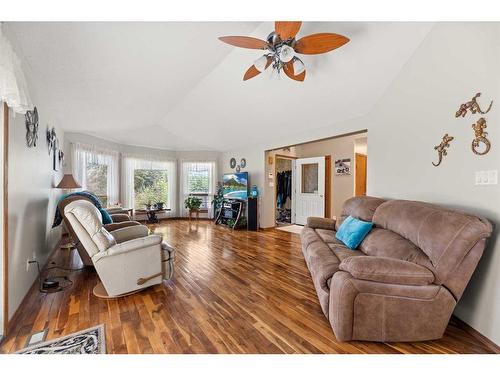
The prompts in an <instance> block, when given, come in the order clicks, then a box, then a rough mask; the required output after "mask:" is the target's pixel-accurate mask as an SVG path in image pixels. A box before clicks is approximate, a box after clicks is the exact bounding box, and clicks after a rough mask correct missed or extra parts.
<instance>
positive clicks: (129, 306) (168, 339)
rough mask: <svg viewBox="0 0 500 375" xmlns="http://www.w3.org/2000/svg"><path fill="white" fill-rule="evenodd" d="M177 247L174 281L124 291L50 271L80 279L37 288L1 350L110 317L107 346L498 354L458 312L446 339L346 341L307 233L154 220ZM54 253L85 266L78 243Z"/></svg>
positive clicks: (67, 263) (58, 259)
mask: <svg viewBox="0 0 500 375" xmlns="http://www.w3.org/2000/svg"><path fill="white" fill-rule="evenodd" d="M151 229H152V230H154V231H155V232H156V233H159V234H163V235H164V238H165V240H166V241H167V242H169V243H171V244H172V245H173V246H174V247H175V248H176V266H175V267H176V268H175V277H174V280H172V281H168V282H164V283H163V284H162V285H157V286H154V287H151V288H148V289H146V290H144V291H142V292H140V293H137V294H134V295H131V296H127V297H124V298H120V299H110V300H103V299H99V298H97V297H95V296H94V295H93V294H92V289H93V287H94V286H95V285H96V284H97V283H98V282H99V279H98V277H97V275H96V273H95V271H94V270H93V269H84V270H81V271H74V272H69V271H62V270H58V269H53V270H50V272H51V274H52V275H55V274H58V275H61V274H63V275H67V276H69V278H70V279H71V280H72V281H73V285H72V286H71V287H70V288H68V289H67V290H65V291H63V292H60V293H57V294H43V293H40V292H39V291H38V290H37V289H36V288H33V289H32V290H31V291H30V294H29V295H28V296H27V298H26V300H25V302H24V303H23V305H22V306H21V307H20V311H19V314H17V317H16V320H15V321H14V322H12V328H11V331H10V334H9V335H8V336H7V338H6V339H5V340H4V342H3V343H2V345H1V346H0V352H2V353H12V352H15V351H17V350H19V349H22V348H23V347H24V345H25V343H26V340H27V338H28V337H29V335H30V334H32V333H34V332H36V331H39V330H41V329H44V328H47V329H48V336H47V338H48V339H50V338H55V337H60V336H63V335H67V334H70V333H73V332H76V331H78V330H82V329H86V328H89V327H92V326H95V325H98V324H104V325H105V330H106V343H107V352H108V353H491V352H495V349H494V348H492V347H491V346H490V345H488V343H486V342H485V341H484V340H482V339H480V338H478V337H477V336H475V335H474V334H473V333H471V332H470V330H467V329H466V328H465V327H464V326H463V325H460V324H457V323H456V322H454V321H453V320H452V322H451V323H450V325H449V326H448V329H447V330H446V333H445V335H444V337H443V338H442V339H441V340H435V341H429V342H417V343H387V344H384V343H374V342H356V341H354V342H339V341H337V340H336V339H335V336H334V334H333V332H332V330H331V327H330V324H329V323H328V320H327V319H326V318H325V316H324V315H323V313H322V311H321V308H320V306H319V303H318V299H317V296H316V293H315V290H314V287H313V283H312V280H311V277H310V275H309V271H308V270H307V267H306V265H305V262H304V259H303V256H302V252H301V249H300V240H299V236H298V235H296V234H293V233H287V232H283V231H278V230H261V231H258V232H246V231H231V230H229V229H227V228H224V227H221V226H215V225H213V224H212V223H211V222H208V221H191V222H189V221H184V220H171V221H164V222H162V223H161V224H158V225H155V226H152V227H151ZM52 261H54V262H55V263H57V264H58V265H61V266H64V267H71V268H81V267H82V263H81V260H80V258H79V256H78V254H77V252H76V251H68V250H58V251H56V252H55V253H54V255H53V258H52Z"/></svg>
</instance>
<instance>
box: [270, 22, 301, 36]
mask: <svg viewBox="0 0 500 375" xmlns="http://www.w3.org/2000/svg"><path fill="white" fill-rule="evenodd" d="M301 25H302V22H300V21H276V22H275V23H274V30H275V31H276V33H277V34H278V35H279V36H280V38H281V40H287V39H289V38H293V37H295V35H297V33H298V32H299V30H300V26H301Z"/></svg>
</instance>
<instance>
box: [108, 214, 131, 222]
mask: <svg viewBox="0 0 500 375" xmlns="http://www.w3.org/2000/svg"><path fill="white" fill-rule="evenodd" d="M109 216H111V218H112V219H113V223H122V222H124V221H131V220H132V219H131V218H130V216H129V215H128V214H127V213H110V214H109Z"/></svg>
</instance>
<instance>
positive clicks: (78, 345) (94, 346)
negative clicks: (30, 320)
mask: <svg viewBox="0 0 500 375" xmlns="http://www.w3.org/2000/svg"><path fill="white" fill-rule="evenodd" d="M15 354H106V335H105V333H104V324H101V325H98V326H95V327H92V328H89V329H86V330H84V331H79V332H76V333H72V334H71V335H67V336H63V337H58V338H56V339H53V340H50V341H45V342H41V343H39V344H36V345H33V346H30V347H27V348H25V349H22V350H19V351H18V352H16V353H15Z"/></svg>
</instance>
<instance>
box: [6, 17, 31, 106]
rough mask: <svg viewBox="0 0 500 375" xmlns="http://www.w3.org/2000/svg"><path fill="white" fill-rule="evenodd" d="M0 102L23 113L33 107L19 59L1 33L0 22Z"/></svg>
mask: <svg viewBox="0 0 500 375" xmlns="http://www.w3.org/2000/svg"><path fill="white" fill-rule="evenodd" d="M0 102H6V103H7V105H8V106H9V107H10V108H12V110H13V111H14V112H17V113H21V114H25V113H26V111H27V110H31V109H33V104H32V103H31V99H30V96H29V93H28V86H27V85H26V79H25V78H24V74H23V72H22V70H21V61H20V60H19V58H18V57H17V55H16V53H15V52H14V50H13V49H12V46H11V44H10V42H9V41H8V39H7V38H6V37H5V36H4V35H3V33H2V24H1V23H0Z"/></svg>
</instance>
